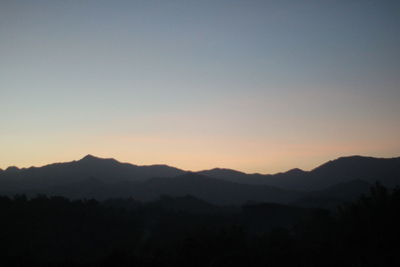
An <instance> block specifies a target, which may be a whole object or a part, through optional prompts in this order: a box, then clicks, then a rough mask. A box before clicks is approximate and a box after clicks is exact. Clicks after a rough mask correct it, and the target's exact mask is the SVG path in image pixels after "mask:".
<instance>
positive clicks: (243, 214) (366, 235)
mask: <svg viewBox="0 0 400 267" xmlns="http://www.w3.org/2000/svg"><path fill="white" fill-rule="evenodd" d="M399 174H400V158H392V159H378V158H368V157H359V156H355V157H345V158H339V159H337V160H333V161H330V162H327V163H325V164H323V165H321V166H319V167H317V168H315V169H314V170H311V171H302V170H300V169H292V170H290V171H288V172H285V173H278V174H274V175H262V174H245V173H242V172H238V171H235V170H229V169H212V170H206V171H201V172H188V171H184V170H180V169H178V168H174V167H170V166H166V165H151V166H136V165H132V164H127V163H120V162H118V161H116V160H114V159H102V158H96V157H94V156H91V155H88V156H86V157H84V158H83V159H81V160H78V161H73V162H66V163H55V164H50V165H46V166H43V167H37V168H36V167H31V168H23V169H19V168H16V167H9V168H7V169H6V170H1V171H0V214H1V219H0V266H6V267H8V266H10V267H17V266H33V267H35V266H61V267H63V266H80V267H84V266H85V267H89V266H116V267H119V266H121V267H122V266H125V267H126V266H132V267H133V266H142V267H148V266H149V267H150V266H157V267H158V266H177V267H179V266H195V267H196V266H199V267H200V266H230V267H232V266H241V267H242V266H256V267H258V266H260V267H261V266H272V267H275V266H291V267H292V266H299V267H300V266H307V267H309V266H310V267H313V266H363V267H369V266H371V267H372V266H398V265H399V264H400V260H399V257H398V240H399V238H400V230H399V229H400V228H399V224H400V188H399V187H398V185H399V179H400V175H399Z"/></svg>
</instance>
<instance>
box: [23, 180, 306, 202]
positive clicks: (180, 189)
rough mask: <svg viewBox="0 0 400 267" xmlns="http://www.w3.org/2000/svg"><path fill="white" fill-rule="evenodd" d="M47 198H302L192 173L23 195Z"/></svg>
mask: <svg viewBox="0 0 400 267" xmlns="http://www.w3.org/2000/svg"><path fill="white" fill-rule="evenodd" d="M27 193H28V194H30V195H34V194H37V193H42V194H47V195H62V196H66V197H69V198H74V199H78V198H96V199H100V200H102V199H107V198H127V197H133V198H134V199H137V200H140V201H154V200H156V199H157V198H159V197H160V196H174V197H179V196H185V195H192V196H194V197H196V198H200V199H204V200H206V201H208V202H211V203H213V204H220V205H232V204H243V203H246V202H247V201H250V200H251V201H254V202H280V203H289V202H291V201H294V200H295V199H298V198H299V197H301V196H302V195H303V194H302V193H299V192H295V191H289V190H283V189H280V188H276V187H272V186H267V185H246V184H237V183H232V182H228V181H223V180H220V179H215V178H210V177H207V176H203V175H200V174H196V173H187V174H184V175H180V176H176V177H170V178H165V177H162V178H151V179H148V180H145V181H119V182H113V183H103V182H102V181H99V180H97V179H93V178H91V179H86V180H83V181H81V182H76V183H69V184H66V185H62V186H53V187H46V188H42V189H39V190H37V189H36V190H32V191H28V192H27Z"/></svg>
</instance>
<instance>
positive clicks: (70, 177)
mask: <svg viewBox="0 0 400 267" xmlns="http://www.w3.org/2000/svg"><path fill="white" fill-rule="evenodd" d="M376 181H379V182H380V183H382V184H384V185H386V186H389V187H393V186H396V185H399V184H400V183H399V182H400V157H398V158H388V159H384V158H372V157H361V156H352V157H342V158H339V159H336V160H333V161H329V162H327V163H325V164H323V165H321V166H319V167H317V168H315V169H313V170H311V171H303V170H300V169H292V170H290V171H288V172H284V173H278V174H273V175H270V174H267V175H264V174H246V173H243V172H239V171H236V170H230V169H220V168H216V169H211V170H205V171H199V172H188V171H184V170H181V169H178V168H174V167H170V166H167V165H149V166H137V165H133V164H128V163H121V162H118V161H117V160H115V159H103V158H97V157H94V156H92V155H87V156H85V157H84V158H82V159H81V160H78V161H72V162H66V163H54V164H50V165H46V166H43V167H31V168H23V169H19V168H16V167H9V168H7V169H6V170H4V171H0V194H8V195H10V194H22V193H24V194H28V195H34V194H49V195H63V196H67V197H72V198H92V197H93V198H98V199H106V198H112V197H128V196H131V197H133V198H135V199H138V200H145V201H148V200H154V199H156V198H158V197H159V196H160V195H170V196H184V195H188V194H189V195H193V196H195V197H199V198H201V199H204V200H207V201H210V202H212V203H217V204H243V203H245V202H247V201H255V202H279V203H296V204H299V205H303V206H313V205H314V204H315V202H316V200H318V201H320V202H321V203H322V202H323V201H325V202H326V203H328V204H326V206H329V205H331V204H332V203H337V202H338V201H343V200H348V199H351V198H352V197H354V196H358V195H359V194H361V193H363V192H366V191H367V190H368V188H369V186H370V184H372V183H375V182H376ZM318 201H317V202H318Z"/></svg>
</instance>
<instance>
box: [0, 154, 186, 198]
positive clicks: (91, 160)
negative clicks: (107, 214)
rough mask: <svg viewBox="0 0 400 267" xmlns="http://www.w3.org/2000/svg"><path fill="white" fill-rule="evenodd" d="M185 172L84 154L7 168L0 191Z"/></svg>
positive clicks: (134, 178)
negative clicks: (54, 161)
mask: <svg viewBox="0 0 400 267" xmlns="http://www.w3.org/2000/svg"><path fill="white" fill-rule="evenodd" d="M184 173H185V171H183V170H180V169H178V168H174V167H170V166H167V165H149V166H137V165H133V164H129V163H121V162H118V161H117V160H115V159H104V158H98V157H94V156H92V155H87V156H85V157H83V158H82V159H81V160H78V161H72V162H66V163H54V164H50V165H46V166H43V167H30V168H23V169H18V168H16V167H9V168H7V169H6V170H5V171H3V172H0V186H1V187H0V188H1V191H3V192H4V191H15V190H16V189H18V190H35V189H38V188H44V187H54V186H64V185H67V184H73V183H80V182H83V181H85V180H87V179H90V178H95V179H97V180H98V181H101V182H103V183H115V182H121V181H141V180H146V179H149V178H152V177H174V176H178V175H182V174H184Z"/></svg>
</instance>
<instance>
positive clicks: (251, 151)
mask: <svg viewBox="0 0 400 267" xmlns="http://www.w3.org/2000/svg"><path fill="white" fill-rule="evenodd" d="M399 14H400V2H399V1H384V0H376V1H369V0H357V1H356V0H346V1H340V0H336V1H328V0H326V1H324V0H322V1H317V0H314V1H311V0H310V1H305V0H293V1H289V0H280V1H278V0H277V1H268V0H196V1H194V0H193V1H192V0H169V1H165V0H159V1H155V0H141V1H140V0H138V1H135V0H132V1H127V0H126V1H119V0H113V1H111V0H109V1H104V0H79V1H78V0H76V1H74V0H47V1H42V0H35V1H34V0H31V1H28V0H27V1H20V0H0V168H2V169H5V168H6V167H7V166H18V167H29V166H41V165H44V164H48V163H52V162H63V161H71V160H77V159H79V158H81V157H83V156H84V155H86V154H93V155H96V156H99V157H107V158H109V157H113V158H116V159H118V160H120V161H123V162H130V163H134V164H138V165H149V164H168V165H172V166H176V167H179V168H182V169H186V170H194V171H195V170H202V169H209V168H213V167H224V168H233V169H237V170H241V171H245V172H251V173H252V172H259V173H275V172H280V171H286V170H288V169H291V168H294V167H298V168H302V169H305V170H309V169H312V168H314V167H316V166H318V165H319V164H322V163H323V162H325V161H328V160H332V159H335V158H337V157H340V156H349V155H366V156H375V157H395V156H400V49H399V48H400V16H399Z"/></svg>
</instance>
